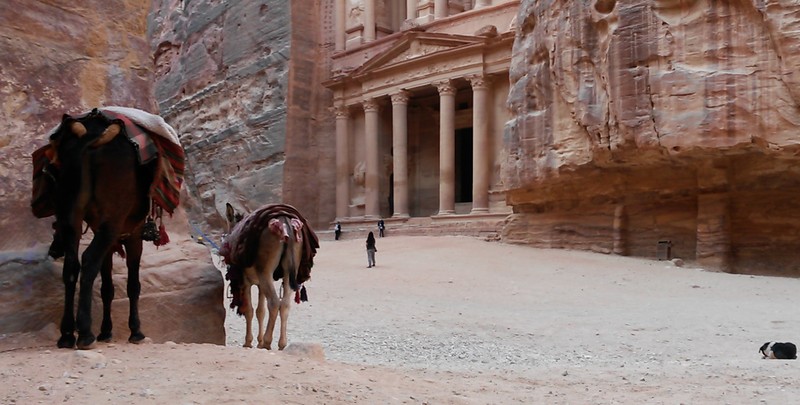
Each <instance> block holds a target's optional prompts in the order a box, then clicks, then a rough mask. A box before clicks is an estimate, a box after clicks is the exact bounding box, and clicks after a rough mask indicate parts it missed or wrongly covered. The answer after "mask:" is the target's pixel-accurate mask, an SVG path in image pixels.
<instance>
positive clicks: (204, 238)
mask: <svg viewBox="0 0 800 405" xmlns="http://www.w3.org/2000/svg"><path fill="white" fill-rule="evenodd" d="M189 225H191V226H192V229H194V231H195V232H197V233H198V234H200V236H202V237H203V240H207V241H208V243H210V244H211V246H212V247H213V248H214V249H217V251H219V246H217V244H216V243H214V241H213V240H211V239H209V237H208V236H206V234H204V233H203V231H201V230H199V229H197V227H196V226H194V224H192V223H191V222H190V223H189Z"/></svg>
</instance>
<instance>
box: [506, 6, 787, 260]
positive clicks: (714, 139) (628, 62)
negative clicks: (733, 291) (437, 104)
mask: <svg viewBox="0 0 800 405" xmlns="http://www.w3.org/2000/svg"><path fill="white" fill-rule="evenodd" d="M798 12H800V3H798V2H781V3H774V2H773V3H769V5H767V4H766V3H764V2H761V1H744V0H743V1H715V0H689V1H672V0H654V1H645V0H629V1H614V0H595V1H591V2H568V1H557V0H542V1H534V0H524V1H523V2H522V5H521V7H520V11H519V15H518V28H517V38H516V43H515V45H514V59H513V61H512V66H511V82H512V88H511V91H510V94H509V99H508V102H509V105H510V107H511V108H512V110H513V112H514V114H515V118H514V119H513V120H512V121H510V122H509V123H508V125H507V128H506V134H505V152H506V159H505V161H504V163H503V179H504V182H505V184H506V185H507V187H508V188H509V190H510V191H509V197H508V198H509V202H510V203H511V204H512V205H513V206H514V211H515V214H514V215H513V216H512V217H511V218H510V219H509V221H508V223H507V226H506V229H505V231H504V234H503V237H504V239H505V240H507V241H512V242H520V243H531V244H534V245H538V246H549V247H563V248H580V249H591V250H597V251H604V252H616V253H620V254H632V255H637V256H645V257H655V256H656V252H657V244H658V242H659V241H664V242H665V241H667V240H669V241H671V243H672V245H673V248H672V253H673V254H674V255H676V256H679V257H682V258H685V259H690V260H694V259H696V260H697V261H698V262H699V263H700V264H701V265H704V266H708V267H712V268H719V269H726V270H730V271H737V269H739V268H746V269H747V271H751V272H769V273H778V274H794V275H800V265H798V264H797V263H798V260H797V259H800V249H798V248H800V237H799V236H800V209H798V208H800V203H798V201H800V199H799V198H798V197H800V193H799V192H798V188H797V185H798V184H800V170H798V169H797V167H798V165H797V163H798V158H797V154H798V152H800V147H798V145H800V132H799V131H800V127H799V126H800V111H798V107H799V105H798V101H800V98H799V97H798V96H800V94H798V88H800V87H798V84H799V83H798V81H800V75H798V73H797V72H798V68H800V57H799V56H798V55H797V52H796V49H797V46H798V44H799V43H800V31H799V30H798V29H797V18H796V16H797V13H798Z"/></svg>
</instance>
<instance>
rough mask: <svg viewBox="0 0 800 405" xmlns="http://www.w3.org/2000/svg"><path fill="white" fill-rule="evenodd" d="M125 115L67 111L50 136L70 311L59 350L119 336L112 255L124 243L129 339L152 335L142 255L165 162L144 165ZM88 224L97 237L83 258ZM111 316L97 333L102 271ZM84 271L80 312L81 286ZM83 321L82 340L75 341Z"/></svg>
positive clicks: (66, 307)
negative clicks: (95, 300)
mask: <svg viewBox="0 0 800 405" xmlns="http://www.w3.org/2000/svg"><path fill="white" fill-rule="evenodd" d="M122 131H124V124H123V122H122V121H121V120H118V119H114V120H110V119H109V118H107V117H106V116H105V115H103V113H102V112H100V111H98V110H97V109H94V110H92V111H91V112H90V113H88V114H86V115H85V116H79V117H71V116H69V115H66V114H65V115H64V116H63V118H62V120H61V125H60V126H59V127H58V129H57V130H56V131H55V132H54V133H53V134H52V135H51V136H50V145H51V147H52V151H53V152H54V153H53V156H52V158H51V161H50V163H51V165H50V166H51V172H53V173H51V175H52V176H53V190H52V193H53V196H52V197H53V201H54V208H55V215H56V225H55V226H54V227H55V228H56V238H57V239H58V240H57V242H60V243H61V244H62V246H63V249H64V268H63V271H62V278H63V282H64V287H65V288H64V290H65V291H64V295H65V297H64V313H63V316H62V319H61V337H60V338H59V339H58V343H57V345H58V347H59V348H74V347H75V346H76V344H77V347H78V349H90V348H92V347H93V346H94V343H95V342H96V340H99V341H110V340H111V337H112V333H111V330H112V322H111V301H112V300H113V299H114V284H113V282H112V279H111V274H112V272H111V270H112V269H111V266H112V260H111V256H112V254H113V253H114V252H115V251H120V250H121V247H124V249H125V250H124V251H125V253H126V264H127V268H128V285H127V292H128V298H129V301H130V312H129V316H128V326H129V328H130V331H131V334H130V337H129V338H128V341H130V342H132V343H139V342H141V341H142V340H144V339H145V336H144V334H143V333H142V331H141V324H140V320H139V305H138V304H139V293H140V290H141V285H140V282H139V264H140V259H141V256H142V228H143V225H144V223H145V219H146V218H147V214H148V211H149V210H150V197H149V192H150V186H151V185H152V184H153V181H154V178H155V176H156V171H157V166H156V165H157V162H156V161H152V162H150V163H148V164H144V165H141V164H139V162H138V158H137V152H136V150H135V148H134V147H132V145H131V142H130V141H129V140H128V139H126V137H125V136H117V135H118V134H119V133H120V132H122ZM83 222H86V223H87V224H88V226H89V228H91V229H92V232H93V233H94V237H93V238H92V241H91V242H90V243H89V246H88V247H87V248H86V250H84V252H83V254H82V256H81V259H80V260H78V244H79V242H80V239H81V235H82V229H81V228H82V224H83ZM98 273H99V274H100V276H101V289H100V294H101V297H102V300H103V319H102V324H101V326H100V334H99V335H98V336H97V337H95V335H94V334H93V333H92V314H91V311H92V290H93V288H92V287H93V285H94V281H95V279H96V278H97V274H98ZM79 276H80V292H79V295H78V308H77V316H76V315H75V309H74V308H75V306H74V301H75V289H76V284H77V282H78V277H79ZM76 323H77V332H78V338H77V341H76V339H75V330H76Z"/></svg>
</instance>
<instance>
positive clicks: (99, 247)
mask: <svg viewBox="0 0 800 405" xmlns="http://www.w3.org/2000/svg"><path fill="white" fill-rule="evenodd" d="M118 235H119V232H116V231H115V230H114V229H112V227H111V225H110V224H103V225H101V226H100V228H99V229H98V230H97V232H95V235H94V238H93V239H92V242H91V243H89V247H87V248H86V250H85V251H84V252H83V255H82V256H81V279H80V283H81V289H80V291H79V292H78V316H77V326H78V342H77V345H78V349H91V348H92V347H93V346H94V342H95V336H94V333H92V294H93V287H94V280H95V279H96V278H97V274H98V273H100V266H101V265H102V263H103V260H105V258H106V255H108V254H109V252H110V250H111V245H112V244H113V243H115V242H116V240H117V236H118Z"/></svg>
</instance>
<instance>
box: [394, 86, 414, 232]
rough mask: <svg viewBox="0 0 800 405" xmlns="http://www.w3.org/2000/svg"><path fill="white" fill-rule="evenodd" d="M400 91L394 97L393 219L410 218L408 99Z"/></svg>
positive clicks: (404, 93)
mask: <svg viewBox="0 0 800 405" xmlns="http://www.w3.org/2000/svg"><path fill="white" fill-rule="evenodd" d="M409 95H410V94H409V93H408V92H407V91H403V90H400V91H399V92H397V93H396V94H393V95H392V151H393V152H392V153H393V162H392V164H393V167H394V185H393V187H394V213H393V214H392V216H393V217H397V218H408V216H409V215H408V97H409Z"/></svg>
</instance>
